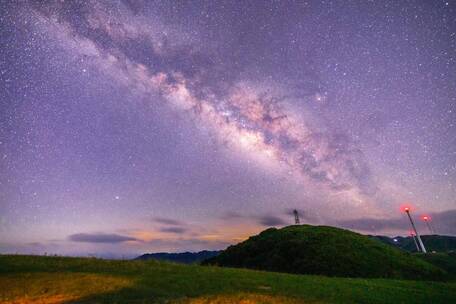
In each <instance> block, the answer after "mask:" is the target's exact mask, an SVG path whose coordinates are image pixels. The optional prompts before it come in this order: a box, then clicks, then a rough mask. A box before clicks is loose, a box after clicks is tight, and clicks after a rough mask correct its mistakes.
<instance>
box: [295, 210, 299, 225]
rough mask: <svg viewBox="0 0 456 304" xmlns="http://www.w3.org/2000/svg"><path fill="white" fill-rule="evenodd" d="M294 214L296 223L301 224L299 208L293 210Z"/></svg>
mask: <svg viewBox="0 0 456 304" xmlns="http://www.w3.org/2000/svg"><path fill="white" fill-rule="evenodd" d="M293 214H294V219H295V225H299V224H300V221H299V214H298V210H296V209H295V210H293Z"/></svg>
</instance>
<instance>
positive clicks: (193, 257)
mask: <svg viewBox="0 0 456 304" xmlns="http://www.w3.org/2000/svg"><path fill="white" fill-rule="evenodd" d="M220 252H221V251H218V250H214V251H210V250H203V251H199V252H179V253H169V252H157V253H146V254H143V255H141V256H139V257H137V258H135V260H149V259H154V260H159V261H169V262H175V263H182V264H193V263H200V262H201V261H203V260H206V259H209V258H213V257H215V256H217V255H219V254H220Z"/></svg>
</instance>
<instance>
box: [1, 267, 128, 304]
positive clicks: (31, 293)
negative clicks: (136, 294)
mask: <svg viewBox="0 0 456 304" xmlns="http://www.w3.org/2000/svg"><path fill="white" fill-rule="evenodd" d="M132 283H134V282H133V280H131V279H129V278H126V277H122V276H112V275H102V274H91V273H22V274H11V275H6V276H2V277H0V286H2V288H0V303H2V304H13V303H14V304H26V303H42V304H55V303H64V302H67V301H74V300H78V299H81V298H85V297H89V296H94V295H98V294H104V293H109V292H113V291H115V290H118V289H121V288H125V287H128V286H131V285H132Z"/></svg>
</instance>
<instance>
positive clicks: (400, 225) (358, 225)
mask: <svg viewBox="0 0 456 304" xmlns="http://www.w3.org/2000/svg"><path fill="white" fill-rule="evenodd" d="M428 215H430V217H431V219H432V221H431V224H432V226H433V227H434V230H435V233H437V234H450V235H456V210H454V209H453V210H447V211H443V212H436V213H430V214H428ZM412 217H413V219H414V221H415V224H416V226H417V228H418V230H419V231H421V232H422V233H423V234H429V230H428V228H427V226H426V225H425V223H423V222H422V221H421V220H420V218H419V217H420V215H418V214H412ZM336 225H338V226H341V227H344V228H348V229H354V230H361V231H365V232H375V233H382V232H384V231H396V232H399V233H400V232H402V233H407V232H408V231H410V229H411V227H410V223H409V220H408V219H407V217H406V216H405V215H404V216H402V217H398V218H392V219H377V218H357V219H352V220H344V221H339V222H337V223H336Z"/></svg>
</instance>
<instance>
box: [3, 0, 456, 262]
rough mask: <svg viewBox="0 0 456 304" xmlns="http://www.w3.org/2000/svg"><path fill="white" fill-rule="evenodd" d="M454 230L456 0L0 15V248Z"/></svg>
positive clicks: (161, 247)
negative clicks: (330, 228) (413, 227)
mask: <svg viewBox="0 0 456 304" xmlns="http://www.w3.org/2000/svg"><path fill="white" fill-rule="evenodd" d="M404 204H408V205H409V206H411V207H412V214H413V216H414V217H415V219H416V220H417V221H418V222H419V224H418V228H419V229H420V231H421V232H422V233H423V234H426V233H429V232H428V231H426V226H425V225H424V224H423V223H422V222H421V221H419V216H420V215H422V214H428V215H429V216H431V218H432V223H433V226H434V228H435V230H436V232H437V233H440V234H449V235H456V1H438V0H436V1H297V2H294V1H198V2H195V1H141V0H139V1H135V0H124V1H119V2H117V1H56V2H46V3H41V2H39V1H37V2H26V1H2V2H1V4H0V252H2V253H7V252H19V253H38V254H43V253H52V254H64V255H98V256H108V257H129V256H134V255H136V254H140V253H143V252H157V251H186V250H190V251H196V250H202V249H223V248H225V247H226V246H228V245H229V244H233V243H236V242H239V241H241V240H244V239H245V238H247V237H248V236H250V235H252V234H256V233H258V232H259V231H261V230H263V229H266V228H267V227H271V226H275V227H281V226H284V225H288V224H292V223H293V220H294V219H293V216H292V210H293V209H297V210H298V211H299V213H300V217H301V222H302V223H308V224H317V225H334V226H339V227H345V228H349V229H353V230H356V231H359V232H361V233H370V234H385V235H397V234H401V235H407V234H408V233H409V226H408V223H407V219H406V217H405V215H404V214H403V213H401V212H400V208H401V206H403V205H404Z"/></svg>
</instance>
